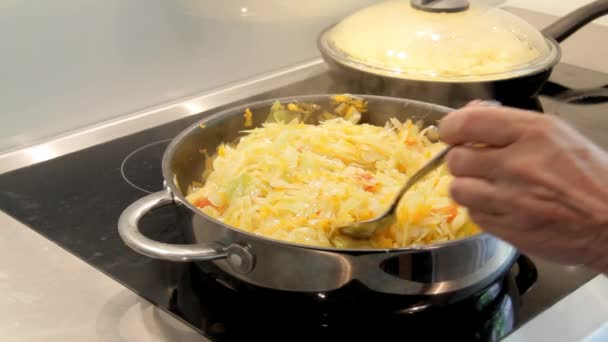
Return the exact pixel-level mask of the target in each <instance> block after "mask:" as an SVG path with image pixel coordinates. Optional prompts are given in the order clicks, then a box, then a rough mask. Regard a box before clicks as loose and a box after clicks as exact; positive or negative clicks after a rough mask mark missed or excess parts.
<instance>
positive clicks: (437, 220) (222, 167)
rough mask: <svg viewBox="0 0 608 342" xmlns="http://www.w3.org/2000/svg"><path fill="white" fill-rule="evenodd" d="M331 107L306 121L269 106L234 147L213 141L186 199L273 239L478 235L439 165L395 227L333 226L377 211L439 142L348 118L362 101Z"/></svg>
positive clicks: (406, 125)
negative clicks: (353, 232) (351, 231)
mask: <svg viewBox="0 0 608 342" xmlns="http://www.w3.org/2000/svg"><path fill="white" fill-rule="evenodd" d="M335 100H336V104H337V106H336V108H335V109H334V111H335V113H333V114H332V113H329V112H326V111H324V112H322V113H320V116H321V117H324V118H327V119H326V120H325V121H321V122H320V123H319V124H318V125H313V124H307V123H304V122H303V120H301V118H302V117H301V116H300V117H299V116H297V115H295V114H296V113H297V112H298V109H299V110H300V112H301V113H304V112H306V113H305V116H306V117H309V116H310V113H311V111H312V110H319V108H318V107H310V106H309V108H308V109H309V110H308V111H306V110H302V108H301V107H304V106H303V104H299V103H294V104H291V103H290V104H288V105H287V107H285V106H283V105H281V104H278V103H276V104H275V105H274V106H273V110H271V114H270V116H269V120H267V122H266V123H264V124H263V125H262V126H261V127H257V128H253V129H251V130H249V131H247V132H246V133H247V134H246V135H245V136H243V137H242V138H241V139H240V140H239V142H238V143H237V144H236V145H233V146H229V145H226V144H223V145H221V146H219V147H218V149H217V153H216V156H215V157H214V159H213V160H212V161H209V162H208V164H211V162H212V170H206V171H205V173H204V178H205V181H204V184H203V186H202V187H201V186H200V183H199V182H197V183H198V184H196V186H195V185H193V186H192V188H191V189H192V190H191V191H190V193H189V194H188V196H187V200H188V201H190V202H191V203H192V204H194V205H195V206H197V207H198V208H200V210H201V211H202V212H203V213H205V214H207V215H209V216H211V217H213V218H215V219H217V220H219V221H221V222H224V223H225V224H228V225H230V226H233V227H236V228H238V229H242V230H245V231H248V232H251V233H254V234H258V235H261V236H264V237H268V238H273V239H278V240H282V241H288V242H294V243H301V244H307V245H314V246H323V247H339V248H399V247H407V246H413V245H423V244H431V243H437V242H443V241H448V240H453V239H458V238H463V237H467V236H471V235H473V234H476V233H477V232H479V229H478V227H476V226H475V225H474V224H472V223H471V221H470V219H469V217H468V215H467V212H466V210H465V209H464V208H462V207H459V206H458V205H456V204H455V203H454V202H453V201H452V200H451V199H450V197H449V193H448V187H449V183H450V180H451V175H450V174H449V173H448V171H447V169H446V168H445V166H442V167H440V168H438V169H437V170H436V171H434V172H433V173H432V174H430V175H428V176H427V177H426V178H425V179H423V180H422V181H420V182H419V183H418V184H417V185H415V186H414V187H413V188H412V189H410V190H409V191H408V192H407V193H406V195H405V196H404V198H403V199H402V200H401V202H400V204H399V207H398V209H397V218H398V220H397V223H396V224H394V225H393V226H392V227H390V228H388V229H384V230H382V231H380V232H377V233H376V234H375V235H374V236H372V237H371V238H369V239H367V240H359V239H353V238H350V237H348V236H345V235H342V234H340V233H339V231H338V230H337V228H338V227H341V226H345V225H348V224H350V223H353V222H355V221H360V220H367V219H371V218H374V217H376V216H378V215H379V214H380V213H382V212H383V211H384V210H385V208H387V207H388V205H389V203H390V201H391V200H392V198H393V197H394V195H395V194H396V193H397V192H398V190H399V188H400V187H401V185H402V184H403V183H404V182H405V181H406V180H407V178H408V176H411V175H412V174H413V173H414V172H415V171H416V170H417V169H418V168H419V167H420V166H421V165H422V164H423V163H424V162H425V161H427V160H428V159H430V158H431V157H432V156H433V155H434V154H435V153H437V152H439V151H440V150H441V149H442V148H443V147H444V145H443V143H441V142H435V143H433V142H431V141H429V139H428V138H427V137H426V136H425V135H424V132H422V131H421V129H420V127H419V126H418V125H416V124H415V123H413V122H412V121H411V120H408V121H406V122H400V121H399V120H397V119H394V118H393V119H390V120H389V122H387V123H386V125H385V126H384V127H379V126H374V125H370V124H358V123H357V122H358V121H359V119H360V118H361V113H362V112H365V110H366V108H365V103H363V102H354V101H360V100H357V99H354V100H353V99H352V98H349V97H347V96H343V97H336V98H335Z"/></svg>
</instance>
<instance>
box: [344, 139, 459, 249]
mask: <svg viewBox="0 0 608 342" xmlns="http://www.w3.org/2000/svg"><path fill="white" fill-rule="evenodd" d="M450 149H452V146H448V147H446V148H444V149H443V150H442V151H441V152H439V153H438V154H437V155H436V156H434V157H433V159H431V160H429V161H428V162H427V163H426V164H424V166H422V167H421V168H420V170H418V171H417V172H416V173H415V174H414V175H413V176H412V177H410V179H408V180H407V182H406V183H405V185H404V186H403V187H402V188H401V190H400V191H399V193H398V194H397V196H395V199H394V200H393V202H392V203H391V206H390V208H388V210H387V211H385V212H384V213H383V214H382V215H380V216H378V217H376V218H374V219H371V220H367V221H361V222H356V223H353V224H351V225H349V226H345V227H341V228H338V230H339V231H340V232H342V233H343V234H345V235H348V236H350V237H353V238H357V239H367V238H369V237H370V236H372V235H373V234H374V233H375V232H376V231H377V230H379V229H383V228H388V227H390V226H391V224H393V222H395V219H396V218H395V211H396V209H397V205H398V204H399V201H400V200H401V197H403V195H404V194H405V193H406V192H407V191H408V190H409V189H410V188H411V187H412V186H413V185H414V184H416V182H418V181H419V180H421V179H422V178H424V176H426V175H427V174H429V173H430V172H431V171H433V170H435V169H436V168H437V167H438V166H439V165H441V163H442V162H443V159H444V158H445V156H446V154H448V152H449V151H450Z"/></svg>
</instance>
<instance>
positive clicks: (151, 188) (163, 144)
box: [120, 139, 172, 194]
mask: <svg viewBox="0 0 608 342" xmlns="http://www.w3.org/2000/svg"><path fill="white" fill-rule="evenodd" d="M171 140H172V139H164V140H159V141H155V142H152V143H149V144H146V145H144V146H141V147H138V148H137V149H135V150H134V151H132V152H131V153H129V154H128V155H127V156H126V157H125V158H124V159H123V160H122V162H121V164H120V175H121V176H122V179H123V180H124V181H125V182H127V184H129V185H130V186H132V187H134V188H135V189H137V190H139V191H142V192H145V193H147V194H151V193H153V192H155V191H159V190H161V189H160V188H159V189H156V188H155V187H157V186H158V187H162V170H161V160H162V157H163V153H164V151H165V149H166V148H167V146H168V145H169V143H170V142H171ZM157 148H158V149H157ZM146 169H148V170H150V169H153V170H155V171H157V172H159V173H160V179H161V180H160V181H159V182H142V180H139V179H137V175H138V174H142V173H143V172H141V171H144V170H145V171H148V170H146ZM148 176H149V174H148Z"/></svg>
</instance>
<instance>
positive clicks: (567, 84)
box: [0, 64, 608, 341]
mask: <svg viewBox="0 0 608 342" xmlns="http://www.w3.org/2000/svg"><path fill="white" fill-rule="evenodd" d="M606 83H608V75H606V74H602V73H598V72H593V71H590V70H586V69H583V68H578V67H573V66H569V65H564V64H560V65H558V66H557V67H556V69H555V71H554V75H553V77H552V81H551V82H550V83H548V84H547V86H546V87H545V89H544V90H543V94H541V95H540V96H539V97H537V98H533V99H522V100H521V102H519V103H510V104H509V105H512V106H518V107H522V108H529V109H534V110H543V109H545V110H553V108H560V113H559V114H562V115H563V114H566V115H573V116H576V113H577V112H578V111H579V110H580V111H581V112H585V113H589V112H590V111H596V112H598V113H597V114H598V115H601V114H604V116H605V115H607V114H608V112H607V113H599V112H600V111H603V110H605V109H606V106H602V105H601V104H602V103H604V104H605V103H606V98H605V97H602V96H598V95H597V94H598V93H597V92H593V91H592V90H593V89H586V90H585V92H582V93H581V92H576V91H574V90H573V89H571V87H577V88H580V87H581V85H582V86H583V87H586V88H596V87H601V86H603V85H605V84H606ZM345 91H348V89H345V88H343V87H341V86H340V85H339V84H337V83H335V82H334V81H332V80H331V78H330V77H329V75H327V74H322V75H320V76H316V77H314V78H311V79H308V80H305V81H303V82H299V83H297V84H293V85H291V86H288V87H285V88H282V89H280V90H277V91H273V92H271V93H265V94H261V95H259V96H256V97H255V98H252V99H247V100H246V101H251V100H254V99H255V100H257V99H262V98H270V97H278V96H290V95H301V94H313V93H323V92H345ZM587 91H591V93H592V94H593V95H592V96H591V95H590V96H585V94H586V92H587ZM568 94H574V95H575V96H569V95H568ZM246 101H239V103H241V102H246ZM235 104H237V103H233V104H231V105H235ZM564 104H566V105H564ZM598 104H600V105H598ZM225 107H227V106H225ZM564 108H565V109H564ZM218 110H219V109H215V110H213V111H209V112H205V113H200V114H198V115H194V116H190V117H187V118H184V119H180V120H178V121H174V122H170V123H167V124H164V125H162V126H159V127H155V128H152V129H148V130H145V131H141V132H137V133H134V134H131V135H129V136H126V137H123V138H120V139H116V140H113V141H109V142H107V143H103V144H100V145H97V146H93V147H90V148H87V149H84V150H81V151H78V152H75V153H71V154H68V155H65V156H62V157H59V158H56V159H53V160H49V161H47V162H43V163H40V164H36V165H33V166H30V167H26V168H22V169H19V170H15V171H12V172H9V173H5V174H2V175H0V205H1V208H2V210H4V211H5V212H7V213H8V214H9V215H11V216H13V217H14V218H16V219H18V220H19V221H21V222H22V223H24V224H25V225H27V226H29V227H30V228H31V229H34V230H35V231H37V232H39V233H40V234H42V235H43V236H45V237H46V238H48V239H50V240H52V241H53V242H55V243H56V244H58V245H59V246H61V247H63V248H65V249H66V250H68V251H69V252H71V253H73V254H74V255H76V256H77V257H79V258H81V259H83V260H84V261H86V262H88V263H89V264H91V265H93V266H94V267H96V268H97V269H99V270H100V271H102V272H104V273H106V274H107V275H109V276H110V277H112V278H114V279H115V280H116V281H118V282H120V283H122V284H124V285H125V286H126V287H128V288H130V289H131V290H133V291H134V292H136V293H137V294H139V295H141V296H142V297H144V298H146V299H147V300H149V301H150V302H152V303H154V304H155V305H157V306H158V307H160V308H161V309H163V310H166V311H167V312H169V313H171V314H172V315H174V316H175V317H177V318H178V319H180V320H183V321H184V322H186V323H187V324H189V325H190V326H192V327H193V328H194V329H196V330H198V331H199V332H200V333H201V334H204V335H205V336H207V337H209V338H211V339H213V340H238V339H243V338H255V337H260V338H264V339H265V340H275V339H287V338H288V339H289V340H294V339H295V340H304V339H306V340H324V339H326V338H327V339H328V338H332V339H335V338H340V340H342V339H345V338H350V339H355V340H360V339H364V338H365V337H370V336H371V337H375V338H378V337H380V336H383V337H399V336H409V337H412V336H418V337H425V338H436V339H445V338H450V339H452V340H459V341H461V340H462V341H466V340H473V341H476V340H479V341H486V340H498V339H500V338H502V337H504V336H506V335H507V334H509V333H510V332H512V331H514V330H515V329H517V328H518V327H519V326H521V325H522V324H523V323H525V322H527V321H528V320H530V319H531V318H532V317H534V316H535V315H537V314H539V313H541V312H542V311H543V310H545V309H547V308H548V307H549V306H551V305H553V304H554V303H556V302H557V301H558V300H560V299H561V298H562V297H564V296H565V295H567V294H568V293H570V292H572V291H574V290H575V289H577V288H578V287H580V286H581V285H582V284H584V283H585V282H587V281H588V280H590V279H591V278H592V277H593V276H594V275H595V274H594V273H593V272H590V271H588V270H585V269H583V268H579V267H566V266H560V265H556V264H553V263H550V262H547V261H544V260H541V259H538V258H533V257H532V258H528V257H526V256H522V257H520V260H519V263H518V264H517V265H516V266H515V267H514V268H513V270H511V272H509V273H508V274H506V275H505V276H504V277H503V278H501V279H499V280H498V281H497V282H496V283H494V284H491V285H490V286H488V287H487V288H486V289H484V290H482V291H480V292H479V293H477V294H475V295H474V296H471V297H470V298H467V299H465V300H462V301H461V302H458V303H454V304H452V305H450V306H448V307H442V308H433V307H431V308H420V310H418V309H417V308H416V307H415V306H411V305H408V306H404V307H403V308H400V307H399V306H398V305H397V306H395V305H393V306H391V308H390V310H378V309H377V304H378V303H382V302H383V301H391V300H392V299H386V298H380V297H378V298H377V300H376V299H374V300H373V302H372V301H370V300H369V298H368V299H365V298H363V299H362V298H361V296H359V292H360V290H361V289H360V288H358V286H360V285H357V284H349V285H348V286H347V287H346V288H345V289H341V291H340V292H338V293H316V294H310V293H307V294H296V293H280V292H276V291H269V290H264V289H256V288H251V287H250V286H247V285H246V284H240V283H239V282H238V281H236V280H234V279H230V278H229V277H226V275H225V274H222V272H220V271H219V270H216V269H214V268H213V266H209V267H208V268H207V269H206V270H205V273H201V272H199V268H197V267H196V266H194V265H193V264H177V263H170V262H165V261H159V260H155V259H151V258H148V257H145V256H143V255H140V254H138V253H136V252H134V251H132V250H131V249H129V248H128V247H126V246H125V245H124V244H123V243H122V240H121V239H120V238H119V236H118V233H117V229H116V225H117V221H118V217H119V215H120V214H121V212H122V211H123V210H124V209H125V208H126V207H127V206H128V205H129V204H130V203H132V202H133V201H135V200H137V199H138V198H140V197H142V196H144V195H145V194H146V193H150V192H154V191H158V190H161V188H162V184H163V179H162V176H161V170H160V165H161V163H160V160H161V156H162V153H163V151H164V149H165V148H166V146H167V145H168V143H169V141H170V139H171V138H173V137H174V136H175V135H176V134H177V133H179V132H180V131H181V130H182V129H184V128H186V127H187V126H188V125H190V124H191V123H193V122H195V121H197V120H199V119H200V118H202V117H203V116H205V115H209V114H210V113H213V112H217V111H218ZM564 111H566V112H564ZM592 119H593V116H588V117H587V120H592ZM589 126H590V127H596V128H597V129H598V130H602V127H597V125H593V124H590V125H589ZM605 128H606V127H603V129H605ZM141 227H142V230H143V231H144V234H146V235H147V236H149V237H151V238H154V239H157V240H160V241H163V242H172V243H179V242H181V241H182V235H181V232H180V230H179V229H177V227H176V216H175V212H174V210H173V209H172V208H171V207H164V208H161V209H159V210H156V211H154V212H153V213H152V214H150V215H148V216H146V217H144V218H143V220H142V222H141ZM366 312H367V313H369V312H373V313H374V314H373V315H371V316H370V315H369V314H367V315H366V314H365V313H366ZM463 319H464V323H460V322H461V321H462V320H463ZM285 331H288V333H289V332H290V333H289V335H286V333H285ZM287 336H289V337H287Z"/></svg>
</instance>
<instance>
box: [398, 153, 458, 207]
mask: <svg viewBox="0 0 608 342" xmlns="http://www.w3.org/2000/svg"><path fill="white" fill-rule="evenodd" d="M452 147H453V146H448V147H446V148H444V149H443V150H441V152H439V153H437V154H436V155H435V156H434V157H433V158H432V159H431V160H429V161H428V162H427V163H426V164H424V166H423V167H421V168H420V169H419V170H418V171H416V173H414V175H413V176H412V177H410V179H408V180H407V182H406V183H405V185H404V186H403V188H401V191H399V194H398V195H397V197H396V198H397V200H396V201H394V202H393V206H392V208H391V210H394V208H396V207H397V205H398V204H399V199H400V198H401V197H402V196H403V194H405V192H406V191H407V190H409V188H411V187H412V186H413V185H414V184H416V182H418V181H419V180H421V179H422V178H424V176H426V175H427V174H429V173H430V172H431V171H433V170H435V169H436V168H437V167H439V165H441V163H442V162H443V159H444V158H445V156H446V155H447V154H448V152H450V150H451V149H452Z"/></svg>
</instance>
